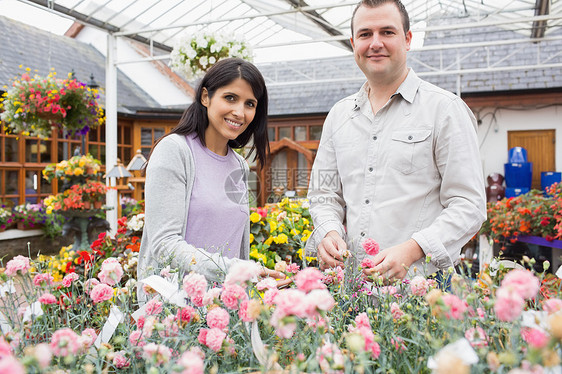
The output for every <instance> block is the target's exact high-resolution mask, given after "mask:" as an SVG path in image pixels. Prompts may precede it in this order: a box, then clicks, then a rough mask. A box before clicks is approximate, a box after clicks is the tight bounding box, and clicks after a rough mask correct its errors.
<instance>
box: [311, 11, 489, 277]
mask: <svg viewBox="0 0 562 374" xmlns="http://www.w3.org/2000/svg"><path fill="white" fill-rule="evenodd" d="M351 33H352V38H351V43H352V45H353V51H354V56H355V61H356V63H357V65H358V66H359V68H360V69H361V70H362V71H363V73H364V74H365V77H366V78H367V82H366V83H365V84H364V85H363V87H362V88H361V89H360V91H359V92H358V93H357V94H355V95H352V96H350V97H347V98H345V99H343V100H341V101H339V102H338V103H336V104H335V105H334V107H333V108H332V110H331V111H330V113H329V114H328V116H327V118H326V121H325V123H324V127H323V130H322V138H321V140H320V145H319V148H318V153H317V156H316V159H315V161H314V165H313V169H312V173H311V180H310V188H309V194H308V198H309V199H310V204H311V207H310V211H311V215H312V219H313V223H314V226H315V232H314V233H313V235H312V236H311V238H310V239H309V241H308V243H307V248H306V249H307V252H308V253H311V254H314V253H316V255H317V257H318V260H319V264H320V267H321V268H322V269H325V268H329V267H335V266H343V260H344V259H343V257H342V254H343V253H344V252H345V250H346V249H348V248H349V249H350V251H351V253H352V255H353V256H354V259H355V261H356V262H355V264H357V262H358V261H360V260H361V259H362V258H364V257H365V256H366V255H365V252H364V251H363V250H362V249H361V242H362V241H363V240H364V239H367V238H372V239H374V240H375V241H377V242H378V243H379V244H380V248H381V251H380V252H379V254H378V255H376V256H374V257H373V260H374V263H375V264H376V266H375V267H374V268H371V269H370V270H364V274H365V275H372V274H375V273H378V274H381V275H383V277H384V278H385V279H386V281H392V280H395V279H403V278H405V277H406V276H407V275H408V277H412V276H413V275H414V272H415V270H417V271H423V270H424V269H425V268H426V269H425V270H427V271H426V275H429V274H431V273H433V272H434V271H435V270H437V269H443V270H445V269H447V268H449V267H451V266H453V265H454V264H455V263H456V262H457V261H458V259H459V255H460V250H461V248H462V246H463V245H464V244H466V242H467V241H468V240H470V238H471V237H472V236H473V235H474V234H475V233H476V232H477V231H478V229H479V228H480V226H481V224H482V222H483V221H484V220H485V217H486V203H485V201H486V197H485V196H486V195H485V189H484V178H483V172H482V167H481V164H480V156H479V150H478V142H477V135H476V131H475V130H476V120H475V118H474V115H473V114H472V112H471V111H470V109H469V108H468V107H467V106H466V104H465V103H464V102H463V101H462V100H461V99H460V98H459V97H457V96H455V95H453V94H452V93H450V92H447V91H445V90H442V89H440V88H438V87H436V86H434V85H432V84H430V83H428V82H425V81H423V80H421V79H420V78H418V77H417V76H416V74H415V73H414V71H413V70H412V69H409V68H408V67H407V65H406V52H407V51H408V50H409V49H410V42H411V40H412V32H411V31H410V25H409V19H408V14H407V12H406V9H405V8H404V6H403V5H402V3H401V2H400V1H399V0H363V1H361V2H360V3H359V4H358V6H357V8H356V9H355V11H354V13H353V17H352V20H351ZM344 222H345V226H344ZM344 239H346V240H344ZM426 256H430V258H431V260H430V263H429V265H428V266H425V258H426Z"/></svg>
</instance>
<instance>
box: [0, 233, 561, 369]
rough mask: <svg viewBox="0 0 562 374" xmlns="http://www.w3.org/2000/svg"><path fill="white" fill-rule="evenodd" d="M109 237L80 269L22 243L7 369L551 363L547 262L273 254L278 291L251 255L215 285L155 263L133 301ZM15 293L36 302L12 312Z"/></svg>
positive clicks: (553, 292)
mask: <svg viewBox="0 0 562 374" xmlns="http://www.w3.org/2000/svg"><path fill="white" fill-rule="evenodd" d="M125 227H126V223H125V222H121V228H122V230H125V232H126V229H125ZM107 240H110V241H112V242H113V241H115V242H113V244H112V245H109V246H107V245H106V244H107ZM118 242H119V240H118V238H107V237H105V236H104V237H100V239H99V242H98V243H96V244H95V245H92V248H93V249H92V251H91V252H90V253H88V255H91V256H92V257H91V258H90V257H86V256H84V255H80V257H79V258H82V259H83V261H82V262H81V264H84V263H87V264H89V265H88V266H84V267H83V271H76V272H71V271H70V270H69V271H68V272H66V273H65V274H64V275H62V274H60V273H59V274H57V276H56V277H55V276H53V273H52V272H51V271H50V270H49V269H52V266H55V265H56V266H58V269H59V270H60V269H61V268H65V269H66V268H67V266H65V265H64V264H62V263H60V264H55V263H53V262H51V263H49V262H46V261H30V260H29V259H28V258H25V257H23V256H18V257H16V258H14V259H12V260H11V261H10V262H8V263H7V264H6V268H5V270H4V271H3V272H2V275H1V278H2V281H3V284H1V286H2V290H3V300H4V303H2V304H1V307H0V310H1V311H2V313H3V314H4V315H5V316H6V321H5V323H4V324H3V325H2V329H3V338H0V352H2V353H1V355H0V357H1V358H0V367H6V366H7V365H12V366H11V367H13V370H12V371H13V372H14V373H16V372H17V371H16V370H20V372H23V370H24V368H25V369H26V370H28V371H29V372H51V371H54V370H57V369H62V370H71V371H73V372H74V371H85V372H96V371H99V372H130V373H141V372H142V373H147V372H149V373H152V372H155V373H156V372H165V373H173V372H185V373H203V372H204V371H209V372H221V373H227V372H232V373H234V372H252V371H256V370H262V371H265V372H268V371H281V370H282V369H286V370H288V372H316V373H318V372H324V373H344V372H345V373H357V372H365V373H370V372H396V373H407V372H408V373H409V372H416V373H429V372H435V373H469V372H473V373H488V372H497V373H507V372H511V371H510V370H513V373H515V372H531V371H532V372H534V373H538V372H543V370H544V369H545V368H550V369H554V370H556V369H555V368H558V370H560V367H559V366H558V365H560V355H559V352H560V349H561V342H562V300H561V299H560V298H561V296H562V293H561V291H560V288H561V284H560V279H559V278H556V277H554V276H553V275H552V274H549V275H547V274H546V273H544V272H543V273H539V274H537V273H533V272H531V271H527V270H513V271H509V272H508V270H507V269H503V268H502V267H501V266H500V267H498V268H495V267H494V265H492V266H491V267H489V268H488V269H487V270H486V271H485V272H482V273H481V274H479V277H478V278H477V279H471V278H469V277H465V276H463V275H460V274H455V275H452V281H451V288H450V290H449V291H447V292H445V291H443V290H441V289H439V288H438V287H437V284H436V282H435V281H434V280H432V279H425V278H423V277H416V278H414V279H412V280H411V281H409V282H398V283H395V284H392V285H384V284H382V283H380V280H378V279H374V282H373V283H366V282H364V281H361V277H360V276H358V274H357V273H354V272H351V271H349V270H348V271H346V272H344V271H342V270H341V269H335V270H332V271H328V272H324V273H322V272H320V271H319V270H317V269H315V268H304V269H301V268H300V267H299V266H298V265H296V264H294V263H292V264H286V263H285V265H284V266H283V268H284V269H283V271H284V272H285V273H286V274H287V275H288V276H290V277H292V278H293V280H294V283H293V284H292V285H291V287H290V288H287V289H282V290H278V289H276V288H275V282H271V281H270V280H268V279H265V280H261V281H259V282H257V280H254V279H255V274H256V272H257V271H258V270H259V267H258V266H256V267H251V266H250V267H248V266H246V265H243V266H234V267H232V268H231V269H230V271H229V273H228V274H227V275H226V277H225V280H224V283H222V284H211V283H209V282H208V281H207V280H206V279H205V278H204V277H203V276H201V275H199V274H197V273H189V274H181V273H179V272H177V271H176V270H175V269H170V268H169V267H167V268H164V269H161V271H160V272H159V276H152V277H151V278H150V279H146V280H143V282H142V283H141V286H142V287H143V289H144V290H145V291H146V292H148V294H149V300H148V302H147V303H146V305H145V306H144V307H143V308H141V309H140V310H139V309H138V306H137V304H136V293H135V290H136V283H137V282H136V281H135V280H134V278H133V276H134V273H135V272H134V269H132V268H131V267H130V266H129V265H130V262H131V260H130V259H129V258H128V256H122V255H120V254H119V252H117V251H106V250H104V248H105V249H107V248H112V247H115V246H116V245H117V243H118ZM104 243H105V244H104ZM134 253H135V252H132V251H131V252H130V253H129V254H134ZM67 256H69V257H73V256H75V254H73V255H70V252H68V251H67ZM73 261H75V262H78V259H77V258H76V257H74V260H73ZM524 265H528V264H524ZM48 266H51V268H49V267H48ZM76 268H78V266H76ZM278 268H281V267H280V266H278ZM256 282H257V283H256ZM12 286H14V287H12ZM14 289H23V290H25V291H26V292H25V293H23V294H18V293H13V292H12V290H14ZM18 296H19V298H20V301H23V300H22V298H25V301H27V303H28V305H35V307H34V308H31V307H30V308H27V309H25V308H24V309H22V310H19V311H18V308H17V305H19V304H18V303H17V300H16V299H17V298H18ZM8 330H9V331H8ZM517 370H519V371H517Z"/></svg>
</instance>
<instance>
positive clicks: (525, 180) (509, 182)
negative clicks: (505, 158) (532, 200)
mask: <svg viewBox="0 0 562 374" xmlns="http://www.w3.org/2000/svg"><path fill="white" fill-rule="evenodd" d="M504 169H505V185H506V187H511V188H531V184H532V183H533V163H532V162H512V163H508V164H504Z"/></svg>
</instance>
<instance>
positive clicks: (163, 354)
mask: <svg viewBox="0 0 562 374" xmlns="http://www.w3.org/2000/svg"><path fill="white" fill-rule="evenodd" d="M142 350H143V352H144V357H145V358H146V359H149V360H151V359H155V360H156V363H157V364H158V365H161V364H164V363H166V362H168V361H170V358H171V357H172V350H171V349H170V348H168V347H166V346H165V345H162V344H156V343H148V344H147V345H145V346H144V347H143V348H142Z"/></svg>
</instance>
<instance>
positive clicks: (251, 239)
mask: <svg viewBox="0 0 562 374" xmlns="http://www.w3.org/2000/svg"><path fill="white" fill-rule="evenodd" d="M253 242H254V234H250V243H253Z"/></svg>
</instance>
